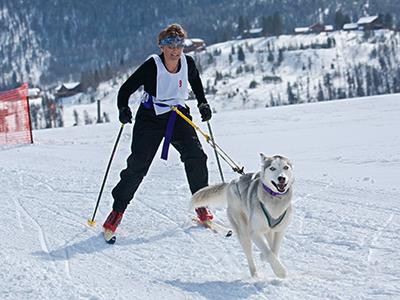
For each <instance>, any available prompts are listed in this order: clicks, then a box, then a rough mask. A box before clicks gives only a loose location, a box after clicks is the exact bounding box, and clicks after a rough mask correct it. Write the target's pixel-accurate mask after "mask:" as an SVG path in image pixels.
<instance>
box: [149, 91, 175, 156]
mask: <svg viewBox="0 0 400 300" xmlns="http://www.w3.org/2000/svg"><path fill="white" fill-rule="evenodd" d="M153 104H154V102H153V96H151V95H149V98H148V100H147V101H146V102H143V106H144V107H145V108H147V109H151V108H152V107H153ZM155 104H156V105H158V106H163V107H165V106H168V105H166V104H162V103H155ZM178 107H182V106H180V105H178ZM175 121H176V112H175V111H171V114H170V115H169V119H168V123H167V128H166V130H165V134H164V144H163V147H162V152H161V158H162V159H164V160H167V159H168V150H169V145H170V144H171V140H172V134H173V132H174V126H175Z"/></svg>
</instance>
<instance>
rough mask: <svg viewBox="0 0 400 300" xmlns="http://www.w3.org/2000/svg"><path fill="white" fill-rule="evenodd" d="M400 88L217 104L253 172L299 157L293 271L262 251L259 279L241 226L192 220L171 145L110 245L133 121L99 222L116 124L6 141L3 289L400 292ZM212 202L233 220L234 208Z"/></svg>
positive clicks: (66, 294)
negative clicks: (239, 234)
mask: <svg viewBox="0 0 400 300" xmlns="http://www.w3.org/2000/svg"><path fill="white" fill-rule="evenodd" d="M255 42H256V41H255ZM399 97H400V94H395V95H389V96H379V97H369V98H362V99H353V100H343V101H331V102H323V103H313V104H304V105H291V106H283V107H274V108H268V109H265V108H262V109H255V110H246V111H230V112H221V113H219V114H215V115H214V118H213V119H212V125H213V129H214V134H215V135H216V138H217V142H218V143H219V144H220V145H221V146H222V147H223V148H224V149H225V150H226V151H227V152H228V153H229V154H230V155H231V156H232V157H233V158H234V159H235V160H236V161H237V162H238V163H240V164H243V165H244V166H245V171H247V172H251V171H257V170H258V169H259V155H258V153H259V152H260V151H263V152H264V153H266V154H268V155H272V154H282V155H286V156H288V157H289V158H290V159H291V160H292V161H293V163H294V167H295V174H296V182H295V204H294V206H295V214H294V219H293V222H292V224H291V225H290V227H289V231H288V233H287V235H286V237H285V239H284V242H283V247H282V254H281V258H282V261H283V263H284V264H285V265H286V266H287V268H288V272H289V276H288V278H287V279H285V280H278V279H276V278H275V277H274V276H273V273H272V271H271V269H270V267H269V266H268V265H266V264H263V263H262V262H261V261H260V260H259V259H258V256H257V264H258V265H259V266H260V268H259V270H260V273H261V278H260V279H258V280H253V279H251V278H250V276H249V273H248V268H247V263H246V260H245V257H244V254H243V251H242V250H241V248H240V246H239V244H238V241H237V240H236V238H235V237H232V238H226V239H224V238H221V237H220V236H217V235H215V234H213V233H212V232H209V231H207V230H206V229H203V228H199V227H193V224H191V221H190V216H191V215H192V213H191V212H189V211H188V209H187V208H188V203H189V197H190V195H189V194H190V193H189V189H188V186H187V183H186V179H185V175H184V172H183V166H182V165H181V163H180V161H179V158H178V155H177V154H176V153H175V152H174V151H171V153H170V159H169V160H168V161H167V162H164V161H161V160H160V159H159V158H158V157H159V154H158V155H157V158H156V159H155V161H154V163H153V165H152V168H151V169H150V172H149V174H148V176H147V177H146V178H145V180H144V182H143V184H142V185H141V187H140V188H139V190H138V192H137V195H136V198H135V200H134V201H133V203H132V204H131V205H130V206H129V207H128V210H127V212H126V215H125V217H124V219H123V221H122V224H121V226H120V231H119V239H118V241H117V244H115V245H114V246H110V245H107V244H105V243H104V241H103V239H102V237H101V235H100V230H101V224H102V222H103V221H104V218H105V217H106V215H107V214H108V212H109V210H110V207H111V203H112V199H111V196H110V191H111V189H112V187H113V186H114V185H115V184H116V182H117V181H118V174H119V171H120V169H121V168H123V167H124V165H125V159H126V157H127V156H128V154H129V145H130V138H131V128H132V127H131V126H127V128H126V129H125V131H124V133H123V136H122V140H121V144H120V145H119V148H118V152H117V154H116V156H115V161H114V163H113V166H112V169H111V172H110V177H109V180H108V182H107V185H106V188H105V193H104V196H103V199H102V202H101V203H100V209H99V212H98V215H97V222H98V225H97V227H96V228H89V227H87V226H86V220H87V219H88V218H89V217H90V216H91V214H92V211H93V208H94V205H95V201H96V198H97V195H98V192H99V188H100V183H101V180H102V177H103V174H104V171H105V168H106V164H107V162H108V159H109V155H110V152H111V149H112V145H113V143H114V140H115V137H116V134H117V132H118V129H119V125H118V123H116V122H114V123H108V124H102V125H96V126H80V127H70V128H57V129H49V130H39V131H35V132H34V139H35V141H36V142H35V144H33V145H28V146H20V147H6V148H4V147H3V148H2V149H0V180H1V182H2V184H1V186H0V195H1V201H0V214H1V216H2V217H1V218H0V234H1V236H2V237H3V242H2V247H1V250H0V259H1V261H2V263H1V264H0V279H1V280H0V298H1V299H55V298H59V299H221V300H222V299H338V298H339V299H350V298H351V299H354V298H357V299H398V298H399V297H400V250H399V249H400V205H399V198H400V188H399V187H400V182H399V178H400V177H399V174H400V154H399V153H400V152H399V146H400V133H399V131H398V130H396V129H398V128H400V119H399V118H398V115H399V112H400V102H399ZM194 120H195V121H196V122H198V120H199V116H198V115H195V116H194ZM202 127H203V128H204V126H202ZM203 144H204V148H205V150H206V152H207V154H208V156H209V163H208V165H209V169H210V181H211V183H217V182H218V181H219V176H218V172H217V168H216V164H215V160H214V157H213V152H212V150H211V149H210V147H209V146H208V145H206V144H205V143H203ZM224 170H225V176H226V177H227V178H229V179H233V178H236V175H235V174H234V173H233V172H231V171H230V170H229V169H228V168H227V167H226V166H224ZM216 215H217V218H218V219H219V220H221V222H223V223H225V224H228V222H227V219H226V215H225V210H223V209H220V210H218V211H217V212H216Z"/></svg>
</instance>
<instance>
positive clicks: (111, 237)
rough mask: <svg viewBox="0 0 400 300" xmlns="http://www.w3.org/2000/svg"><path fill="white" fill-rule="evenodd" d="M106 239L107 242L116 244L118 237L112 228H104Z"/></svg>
mask: <svg viewBox="0 0 400 300" xmlns="http://www.w3.org/2000/svg"><path fill="white" fill-rule="evenodd" d="M104 240H105V241H106V243H107V244H110V245H113V244H115V242H116V240H117V237H116V236H115V234H114V232H112V231H111V230H108V229H105V230H104Z"/></svg>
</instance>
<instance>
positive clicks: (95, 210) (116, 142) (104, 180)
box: [88, 124, 124, 226]
mask: <svg viewBox="0 0 400 300" xmlns="http://www.w3.org/2000/svg"><path fill="white" fill-rule="evenodd" d="M123 129H124V124H121V128H120V129H119V132H118V136H117V139H116V141H115V144H114V148H113V150H112V153H111V157H110V161H109V162H108V165H107V170H106V173H105V175H104V179H103V183H102V184H101V188H100V193H99V196H98V198H97V203H96V207H95V209H94V212H93V217H92V218H91V219H89V220H88V225H89V226H96V221H95V220H94V218H95V217H96V213H97V208H98V207H99V203H100V199H101V195H102V194H103V189H104V185H105V184H106V180H107V176H108V172H109V171H110V167H111V162H112V161H113V159H114V154H115V150H116V149H117V146H118V143H119V139H120V138H121V134H122V130H123Z"/></svg>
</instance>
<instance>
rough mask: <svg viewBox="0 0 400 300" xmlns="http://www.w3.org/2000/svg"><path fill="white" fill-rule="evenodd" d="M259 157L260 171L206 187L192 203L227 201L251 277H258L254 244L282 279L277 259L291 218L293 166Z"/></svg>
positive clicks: (275, 158)
mask: <svg viewBox="0 0 400 300" xmlns="http://www.w3.org/2000/svg"><path fill="white" fill-rule="evenodd" d="M260 155H261V171H260V172H257V173H249V174H245V175H242V176H241V177H240V178H238V179H235V180H233V181H231V182H230V183H222V184H217V185H213V186H209V187H205V188H203V189H201V190H199V191H198V192H196V193H195V194H194V195H193V196H192V201H191V204H192V207H201V206H206V205H210V206H212V205H218V204H221V203H226V202H227V204H228V208H227V214H228V218H229V221H230V222H231V224H232V227H233V230H234V232H236V234H237V236H238V239H239V242H240V244H241V245H242V248H243V250H244V252H245V254H246V258H247V262H248V264H249V268H250V273H251V276H253V277H257V276H258V275H257V270H256V266H255V264H254V259H253V252H252V241H253V242H254V244H256V246H257V247H258V248H259V249H260V250H261V258H262V259H263V260H267V261H268V262H269V264H270V265H271V268H272V270H273V271H274V273H275V275H276V276H278V277H280V278H285V277H286V276H287V271H286V268H285V267H284V266H283V264H282V263H281V261H280V260H279V249H280V247H281V244H282V239H283V235H284V234H285V231H286V229H287V227H288V225H289V222H290V219H291V216H292V204H291V200H292V195H293V189H292V184H293V182H294V177H293V173H292V172H293V169H292V164H291V162H290V161H289V160H288V159H287V158H285V157H283V156H279V155H275V156H272V157H267V156H265V155H264V154H262V153H261V154H260Z"/></svg>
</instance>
